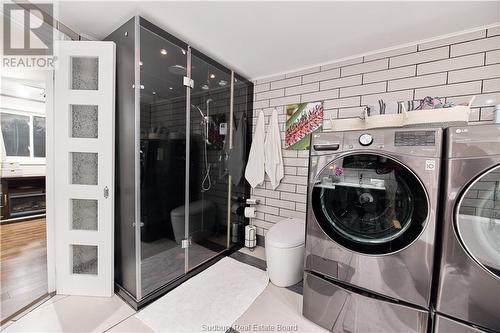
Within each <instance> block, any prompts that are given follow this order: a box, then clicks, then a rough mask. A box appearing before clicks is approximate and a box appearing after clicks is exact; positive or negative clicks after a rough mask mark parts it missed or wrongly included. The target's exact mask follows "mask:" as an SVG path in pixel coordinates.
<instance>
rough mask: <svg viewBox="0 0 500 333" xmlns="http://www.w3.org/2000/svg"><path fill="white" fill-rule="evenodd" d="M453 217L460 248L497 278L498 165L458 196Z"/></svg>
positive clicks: (499, 224)
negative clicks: (460, 244)
mask: <svg viewBox="0 0 500 333" xmlns="http://www.w3.org/2000/svg"><path fill="white" fill-rule="evenodd" d="M455 214H456V215H455V226H456V232H457V234H458V238H459V239H460V241H461V243H462V246H463V247H464V248H465V250H466V251H467V253H468V254H469V255H470V256H471V257H472V258H473V259H474V260H475V261H476V262H477V263H478V264H479V265H480V266H481V267H483V268H484V269H485V270H486V271H488V272H489V273H491V274H492V275H493V276H496V277H497V278H500V165H498V166H496V167H494V168H492V169H489V170H488V171H486V172H485V173H483V174H482V175H481V176H480V177H478V178H476V179H475V180H474V181H473V182H472V183H471V184H470V185H469V186H468V187H467V188H466V190H465V191H463V192H462V195H461V196H460V200H459V201H458V206H457V207H456V212H455Z"/></svg>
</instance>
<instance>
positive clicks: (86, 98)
mask: <svg viewBox="0 0 500 333" xmlns="http://www.w3.org/2000/svg"><path fill="white" fill-rule="evenodd" d="M56 54H57V57H58V58H57V64H56V70H55V85H54V88H55V89H54V139H55V140H54V141H55V143H54V174H55V182H54V197H55V207H54V217H55V223H54V225H55V244H56V245H55V249H56V262H55V266H56V290H57V293H58V294H66V295H86V296H111V295H113V281H114V276H113V275H114V269H113V266H114V260H113V259H114V246H113V244H114V105H115V44H114V43H113V42H90V41H81V42H74V41H62V42H58V43H57V45H56Z"/></svg>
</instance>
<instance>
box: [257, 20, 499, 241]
mask: <svg viewBox="0 0 500 333" xmlns="http://www.w3.org/2000/svg"><path fill="white" fill-rule="evenodd" d="M254 83H255V95H254V113H253V114H254V127H255V120H256V116H257V112H258V111H260V110H263V111H264V115H265V117H266V131H267V124H268V122H269V116H270V115H271V112H272V110H273V109H274V108H276V109H277V110H278V114H279V116H278V117H279V118H278V119H279V124H280V128H281V130H282V139H284V127H285V120H286V117H285V113H284V106H285V105H287V104H290V103H299V102H312V101H319V100H323V101H324V107H325V118H326V119H329V118H330V117H331V118H332V119H336V118H348V117H357V116H358V115H360V113H361V112H362V110H363V109H364V107H365V106H366V105H367V104H371V103H374V102H376V101H377V100H378V99H384V100H393V101H406V100H415V99H420V98H423V97H425V96H437V97H441V98H443V99H444V100H445V101H452V102H455V103H462V102H468V101H469V100H470V99H471V97H472V96H474V95H475V96H476V99H475V101H474V103H473V105H472V112H471V117H470V122H471V124H479V123H484V122H489V121H491V120H492V119H493V114H494V113H493V110H494V105H495V104H500V26H499V27H495V28H491V29H483V30H479V31H474V32H468V33H464V34H460V35H457V36H454V37H450V38H445V39H440V40H434V41H431V42H426V43H421V44H415V45H412V46H406V47H403V48H400V49H396V50H391V51H386V52H381V53H377V54H371V55H368V56H364V57H359V58H356V59H350V60H347V61H342V62H333V63H331V64H326V65H322V66H314V67H311V68H308V69H303V70H300V71H297V72H291V73H287V74H281V75H277V76H274V77H269V78H265V79H262V80H256V81H255V82H254ZM308 156H309V152H308V151H296V150H283V160H284V165H285V177H284V179H283V180H282V181H281V184H280V185H279V186H278V188H277V189H276V190H275V191H273V190H272V187H271V184H270V183H269V181H268V180H267V178H266V181H265V182H264V184H263V185H262V186H259V187H257V188H255V189H253V190H252V197H253V198H255V199H260V204H259V205H258V206H257V217H256V219H254V224H255V225H256V226H257V233H258V234H259V235H261V236H265V234H266V232H267V230H269V228H271V227H272V226H273V224H274V223H276V222H278V221H280V220H282V219H284V218H288V217H295V218H300V219H305V215H306V200H307V199H306V192H307V174H308ZM266 177H267V176H266Z"/></svg>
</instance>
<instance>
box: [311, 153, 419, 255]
mask: <svg viewBox="0 0 500 333" xmlns="http://www.w3.org/2000/svg"><path fill="white" fill-rule="evenodd" d="M312 206H313V211H314V215H315V216H316V219H317V221H318V223H319V224H320V226H321V227H322V229H323V230H324V231H325V232H326V233H327V234H328V236H330V237H331V238H332V239H333V240H335V241H336V242H338V243H339V244H340V245H342V246H344V247H346V248H348V249H350V250H353V251H355V252H360V253H366V254H387V253H393V252H396V251H399V250H401V249H403V248H405V247H406V246H408V245H409V244H411V243H412V242H413V241H415V240H416V239H417V238H418V236H419V235H420V233H421V232H422V230H423V229H424V227H425V222H426V220H427V214H428V201H427V196H426V194H425V190H424V188H423V186H422V184H421V182H420V181H419V179H418V178H417V177H416V176H415V174H413V173H412V172H411V171H410V170H409V169H408V168H407V167H405V166H404V165H403V164H401V163H400V162H398V161H396V160H394V159H392V158H389V157H386V156H382V155H375V154H355V155H348V156H345V157H343V158H339V159H337V160H334V161H332V162H331V163H330V164H329V165H328V166H327V167H325V168H324V169H323V170H322V171H321V173H320V174H319V175H318V177H317V178H316V183H315V185H314V188H313V190H312Z"/></svg>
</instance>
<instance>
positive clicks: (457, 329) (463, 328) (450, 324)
mask: <svg viewBox="0 0 500 333" xmlns="http://www.w3.org/2000/svg"><path fill="white" fill-rule="evenodd" d="M434 333H487V332H486V331H483V330H481V329H479V328H477V327H473V326H471V325H468V324H464V323H461V322H459V321H456V320H453V319H450V318H447V317H443V316H441V315H436V317H435V320H434Z"/></svg>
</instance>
